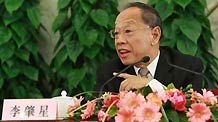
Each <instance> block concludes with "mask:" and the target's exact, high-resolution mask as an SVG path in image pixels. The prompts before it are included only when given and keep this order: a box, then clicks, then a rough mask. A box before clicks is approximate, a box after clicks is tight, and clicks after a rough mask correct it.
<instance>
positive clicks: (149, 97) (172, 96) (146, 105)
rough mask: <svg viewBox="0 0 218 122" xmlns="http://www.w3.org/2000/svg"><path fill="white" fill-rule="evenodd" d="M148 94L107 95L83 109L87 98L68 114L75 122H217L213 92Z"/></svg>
mask: <svg viewBox="0 0 218 122" xmlns="http://www.w3.org/2000/svg"><path fill="white" fill-rule="evenodd" d="M146 88H147V87H146ZM148 91H149V90H146V89H143V90H140V91H135V92H132V91H129V92H127V91H124V92H120V93H119V94H111V93H105V94H103V95H102V96H101V97H99V98H95V99H93V100H91V101H87V102H86V103H85V104H82V105H81V102H82V101H83V99H84V98H83V97H82V96H80V97H79V98H76V97H74V98H73V104H72V105H70V106H69V108H68V112H69V113H68V114H69V117H71V118H74V119H82V120H87V119H92V118H95V120H96V119H97V121H102V122H104V121H116V122H159V121H161V122H162V121H163V122H169V121H173V122H180V121H182V122H187V121H190V122H206V121H215V122H217V119H216V118H218V104H217V98H216V96H215V95H214V94H213V93H212V92H211V91H208V90H206V89H202V92H203V93H202V94H200V93H198V92H196V91H194V90H193V89H192V88H191V87H190V86H188V87H187V88H186V89H180V90H179V89H176V88H175V87H174V86H173V85H172V84H171V85H169V86H168V89H166V90H162V91H161V90H160V91H153V92H148Z"/></svg>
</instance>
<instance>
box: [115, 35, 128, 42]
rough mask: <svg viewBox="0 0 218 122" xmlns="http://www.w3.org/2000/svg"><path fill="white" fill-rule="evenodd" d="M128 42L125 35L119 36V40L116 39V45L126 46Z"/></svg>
mask: <svg viewBox="0 0 218 122" xmlns="http://www.w3.org/2000/svg"><path fill="white" fill-rule="evenodd" d="M126 42H127V40H126V38H125V36H124V35H123V34H119V35H117V38H115V43H116V44H125V43H126Z"/></svg>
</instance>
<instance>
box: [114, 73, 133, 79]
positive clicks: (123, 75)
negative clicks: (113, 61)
mask: <svg viewBox="0 0 218 122" xmlns="http://www.w3.org/2000/svg"><path fill="white" fill-rule="evenodd" d="M113 75H114V76H115V75H117V73H113ZM130 76H131V75H130V74H127V73H120V74H119V75H118V76H117V77H121V78H124V79H127V78H128V77H130Z"/></svg>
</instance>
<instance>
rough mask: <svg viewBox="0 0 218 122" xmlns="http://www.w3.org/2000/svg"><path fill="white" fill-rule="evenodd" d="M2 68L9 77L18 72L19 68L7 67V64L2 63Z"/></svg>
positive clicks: (14, 75)
mask: <svg viewBox="0 0 218 122" xmlns="http://www.w3.org/2000/svg"><path fill="white" fill-rule="evenodd" d="M2 68H3V70H4V72H5V74H6V75H7V76H8V78H9V79H10V78H14V77H16V76H17V75H18V74H19V73H20V70H19V68H18V67H16V66H12V67H9V66H6V65H3V66H2Z"/></svg>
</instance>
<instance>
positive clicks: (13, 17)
mask: <svg viewBox="0 0 218 122" xmlns="http://www.w3.org/2000/svg"><path fill="white" fill-rule="evenodd" d="M23 16H24V15H23V13H22V12H21V11H16V12H14V13H13V14H10V13H8V12H5V14H4V16H3V21H4V23H5V25H6V26H7V25H9V24H11V23H13V22H15V21H17V20H18V19H20V18H22V17H23Z"/></svg>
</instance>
